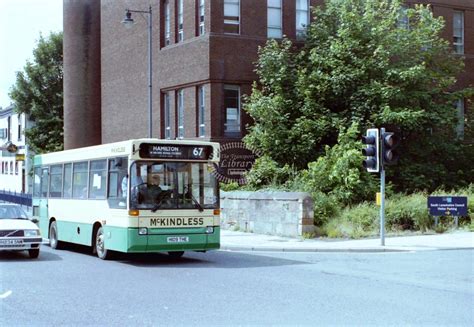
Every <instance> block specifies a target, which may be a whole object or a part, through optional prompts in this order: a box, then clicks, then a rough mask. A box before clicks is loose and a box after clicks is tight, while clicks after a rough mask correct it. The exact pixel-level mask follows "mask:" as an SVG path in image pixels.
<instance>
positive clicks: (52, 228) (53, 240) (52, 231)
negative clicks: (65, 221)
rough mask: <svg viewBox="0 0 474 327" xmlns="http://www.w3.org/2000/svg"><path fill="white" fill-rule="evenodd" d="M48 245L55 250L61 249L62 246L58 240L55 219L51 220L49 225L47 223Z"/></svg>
mask: <svg viewBox="0 0 474 327" xmlns="http://www.w3.org/2000/svg"><path fill="white" fill-rule="evenodd" d="M49 246H51V248H52V249H55V250H59V249H61V246H62V243H61V241H59V240H58V225H57V224H56V221H53V222H51V225H49Z"/></svg>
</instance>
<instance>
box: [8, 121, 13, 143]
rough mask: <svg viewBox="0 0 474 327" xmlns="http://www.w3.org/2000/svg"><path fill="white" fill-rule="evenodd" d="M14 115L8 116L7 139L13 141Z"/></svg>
mask: <svg viewBox="0 0 474 327" xmlns="http://www.w3.org/2000/svg"><path fill="white" fill-rule="evenodd" d="M11 130H12V117H11V116H8V117H7V141H11Z"/></svg>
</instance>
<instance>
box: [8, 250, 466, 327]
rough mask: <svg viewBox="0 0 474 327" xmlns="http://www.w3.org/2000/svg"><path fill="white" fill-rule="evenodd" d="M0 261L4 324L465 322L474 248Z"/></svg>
mask: <svg viewBox="0 0 474 327" xmlns="http://www.w3.org/2000/svg"><path fill="white" fill-rule="evenodd" d="M87 250H88V249H87V248H82V247H70V248H69V249H68V250H62V251H56V250H52V249H51V248H49V246H43V247H42V253H41V254H40V258H39V259H37V260H32V259H29V258H28V256H27V255H26V254H22V253H9V252H7V253H5V252H3V253H2V252H0V325H1V326H17V325H21V326H25V325H26V326H33V325H34V326H37V325H48V326H51V325H54V326H56V325H58V326H59V325H81V326H83V325H94V326H97V325H102V326H137V325H147V326H148V325H149V326H151V325H193V326H194V325H200V326H202V325H206V326H208V325H250V324H253V325H255V324H257V325H275V324H279V325H281V324H283V325H312V326H314V325H334V324H339V325H366V324H376V325H388V324H391V325H407V324H411V325H425V324H426V325H461V326H463V325H464V326H470V325H472V322H473V321H474V311H473V308H474V251H473V250H451V251H415V252H378V253H377V252H376V253H367V252H362V253H342V252H341V253H339V252H337V253H319V252H258V251H252V252H235V251H214V252H209V253H186V254H185V257H184V258H182V259H180V260H172V259H170V258H169V257H168V256H167V255H161V254H158V255H138V256H137V255H135V256H130V255H120V256H119V257H118V258H117V259H116V260H113V261H102V260H100V259H98V258H96V257H94V256H92V255H90V254H88V251H87Z"/></svg>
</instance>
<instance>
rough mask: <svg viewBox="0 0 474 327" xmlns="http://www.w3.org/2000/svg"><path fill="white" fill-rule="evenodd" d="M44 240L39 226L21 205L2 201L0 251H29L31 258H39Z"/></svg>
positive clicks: (0, 208)
mask: <svg viewBox="0 0 474 327" xmlns="http://www.w3.org/2000/svg"><path fill="white" fill-rule="evenodd" d="M42 241H43V239H42V238H41V235H40V231H39V228H38V226H37V225H36V224H35V223H34V222H33V221H31V220H30V219H28V216H27V215H26V213H25V211H24V210H23V209H22V208H21V206H19V205H17V204H10V203H0V251H3V250H6V251H28V254H29V255H30V258H38V256H39V253H40V245H41V243H42Z"/></svg>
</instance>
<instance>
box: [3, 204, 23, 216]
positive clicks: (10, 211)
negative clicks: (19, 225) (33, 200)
mask: <svg viewBox="0 0 474 327" xmlns="http://www.w3.org/2000/svg"><path fill="white" fill-rule="evenodd" d="M0 219H28V216H27V215H26V213H25V211H24V210H23V209H22V208H21V207H20V206H12V205H0Z"/></svg>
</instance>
